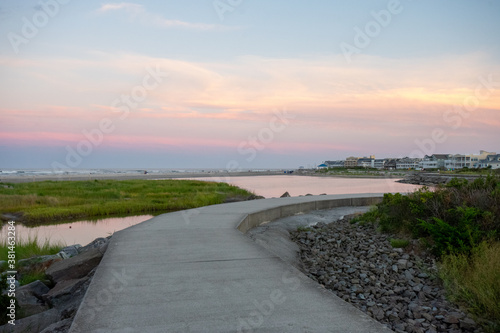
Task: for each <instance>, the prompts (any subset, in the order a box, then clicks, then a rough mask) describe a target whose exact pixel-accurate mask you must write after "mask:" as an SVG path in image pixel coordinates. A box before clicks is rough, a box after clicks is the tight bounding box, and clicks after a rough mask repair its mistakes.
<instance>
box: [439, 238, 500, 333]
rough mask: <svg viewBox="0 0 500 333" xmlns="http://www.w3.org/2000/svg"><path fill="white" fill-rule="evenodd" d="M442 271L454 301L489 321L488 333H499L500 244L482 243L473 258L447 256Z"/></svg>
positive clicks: (474, 251)
mask: <svg viewBox="0 0 500 333" xmlns="http://www.w3.org/2000/svg"><path fill="white" fill-rule="evenodd" d="M439 272H440V277H441V278H442V280H443V281H444V284H445V287H446V289H447V291H448V294H449V297H450V298H451V299H452V300H453V301H455V302H458V303H462V304H464V305H465V306H466V307H467V308H468V309H469V310H470V311H471V312H472V313H474V314H475V315H477V316H478V317H480V318H484V319H486V320H488V321H490V323H489V324H486V325H485V328H486V329H487V330H489V331H491V332H499V331H500V305H499V304H500V242H493V243H490V244H488V243H487V242H483V243H481V244H480V245H479V246H477V247H476V248H474V250H473V251H472V254H471V255H470V256H468V255H466V254H449V255H445V256H444V257H443V258H442V261H441V265H440V270H439Z"/></svg>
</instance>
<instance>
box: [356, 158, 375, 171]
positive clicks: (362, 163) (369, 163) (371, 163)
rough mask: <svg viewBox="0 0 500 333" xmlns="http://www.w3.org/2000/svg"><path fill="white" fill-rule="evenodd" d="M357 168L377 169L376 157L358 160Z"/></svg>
mask: <svg viewBox="0 0 500 333" xmlns="http://www.w3.org/2000/svg"><path fill="white" fill-rule="evenodd" d="M357 166H359V167H363V168H374V167H375V156H372V157H360V158H358V164H357Z"/></svg>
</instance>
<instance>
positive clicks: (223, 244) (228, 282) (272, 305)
mask: <svg viewBox="0 0 500 333" xmlns="http://www.w3.org/2000/svg"><path fill="white" fill-rule="evenodd" d="M380 197H381V194H358V195H355V194H350V195H329V196H309V197H294V198H279V199H262V200H254V201H245V202H237V203H230V204H221V205H214V206H208V207H202V208H197V209H191V210H186V211H180V212H174V213H168V214H163V215H160V216H157V217H155V218H153V219H151V220H148V221H146V222H143V223H141V224H138V225H135V226H133V227H130V228H128V229H124V230H122V231H119V232H117V233H115V234H114V235H113V237H112V238H111V242H110V244H109V246H108V250H107V251H106V253H105V255H104V258H103V259H102V261H101V263H100V265H99V267H98V268H97V271H96V273H95V275H94V278H93V280H92V283H91V285H90V287H89V289H88V291H87V294H86V295H85V298H84V300H83V302H82V304H81V306H80V308H79V310H78V313H77V315H76V317H75V320H74V322H73V325H72V326H71V329H70V332H71V333H80V332H94V333H105V332H116V333H128V332H148V333H149V332H162V333H163V332H280V333H282V332H342V333H346V332H359V333H361V332H362V333H368V332H373V333H376V332H377V333H378V332H391V330H389V329H388V328H385V327H384V326H383V325H381V324H380V323H378V322H376V321H375V320H373V319H371V318H370V317H369V316H367V315H366V314H364V313H363V312H361V311H359V310H357V309H356V308H354V307H353V306H351V305H350V304H348V303H346V302H344V301H342V300H341V299H340V298H338V297H337V296H335V295H334V294H333V293H331V292H330V291H328V290H326V289H324V288H323V287H321V286H320V285H319V284H317V283H316V282H314V281H312V280H311V279H309V278H308V277H307V276H305V275H304V274H303V273H301V272H300V271H298V270H297V269H295V268H294V267H291V266H290V265H287V264H285V263H284V262H283V261H282V260H281V259H280V258H278V257H276V256H275V255H273V254H271V253H270V252H268V251H266V250H265V249H264V248H262V247H260V246H259V245H258V244H256V243H255V242H253V241H252V240H251V239H250V238H248V237H246V236H245V235H244V234H243V233H242V231H243V232H245V231H247V230H248V229H249V228H251V227H253V226H255V225H257V224H260V223H261V222H264V221H270V220H274V219H276V218H280V217H285V216H290V215H294V214H297V213H299V212H305V211H309V210H315V209H329V208H335V207H341V206H350V205H355V206H358V205H359V206H365V205H369V204H373V203H376V202H378V201H380ZM238 228H239V229H240V230H241V231H240V230H238Z"/></svg>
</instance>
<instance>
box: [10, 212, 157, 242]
mask: <svg viewBox="0 0 500 333" xmlns="http://www.w3.org/2000/svg"><path fill="white" fill-rule="evenodd" d="M152 217H153V216H152V215H140V216H128V217H114V218H108V219H102V220H97V221H79V222H73V223H65V224H57V225H47V226H40V227H35V228H28V227H25V226H23V225H22V224H16V237H17V241H18V242H19V240H27V239H29V238H31V239H33V238H35V237H37V238H38V242H39V243H42V244H43V242H44V241H45V240H46V239H48V240H49V241H50V242H51V243H57V242H61V243H63V244H66V245H72V244H80V245H82V246H85V245H87V244H88V243H90V242H91V241H93V240H94V239H96V238H98V237H107V236H109V235H111V234H113V232H115V231H119V230H122V229H125V228H127V227H130V226H133V225H135V224H138V223H141V222H143V221H146V220H148V219H150V218H152ZM0 237H1V238H0V239H2V240H3V239H7V225H6V226H4V227H3V228H2V230H0Z"/></svg>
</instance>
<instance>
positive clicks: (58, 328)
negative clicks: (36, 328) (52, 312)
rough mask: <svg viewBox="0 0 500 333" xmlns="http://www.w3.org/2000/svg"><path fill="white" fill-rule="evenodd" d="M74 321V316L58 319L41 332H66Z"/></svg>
mask: <svg viewBox="0 0 500 333" xmlns="http://www.w3.org/2000/svg"><path fill="white" fill-rule="evenodd" d="M72 323H73V319H72V318H68V319H64V320H62V321H58V322H57V323H54V324H52V325H50V326H48V327H47V328H45V329H44V330H43V331H41V332H40V333H66V332H68V331H69V328H70V327H71V324H72Z"/></svg>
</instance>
